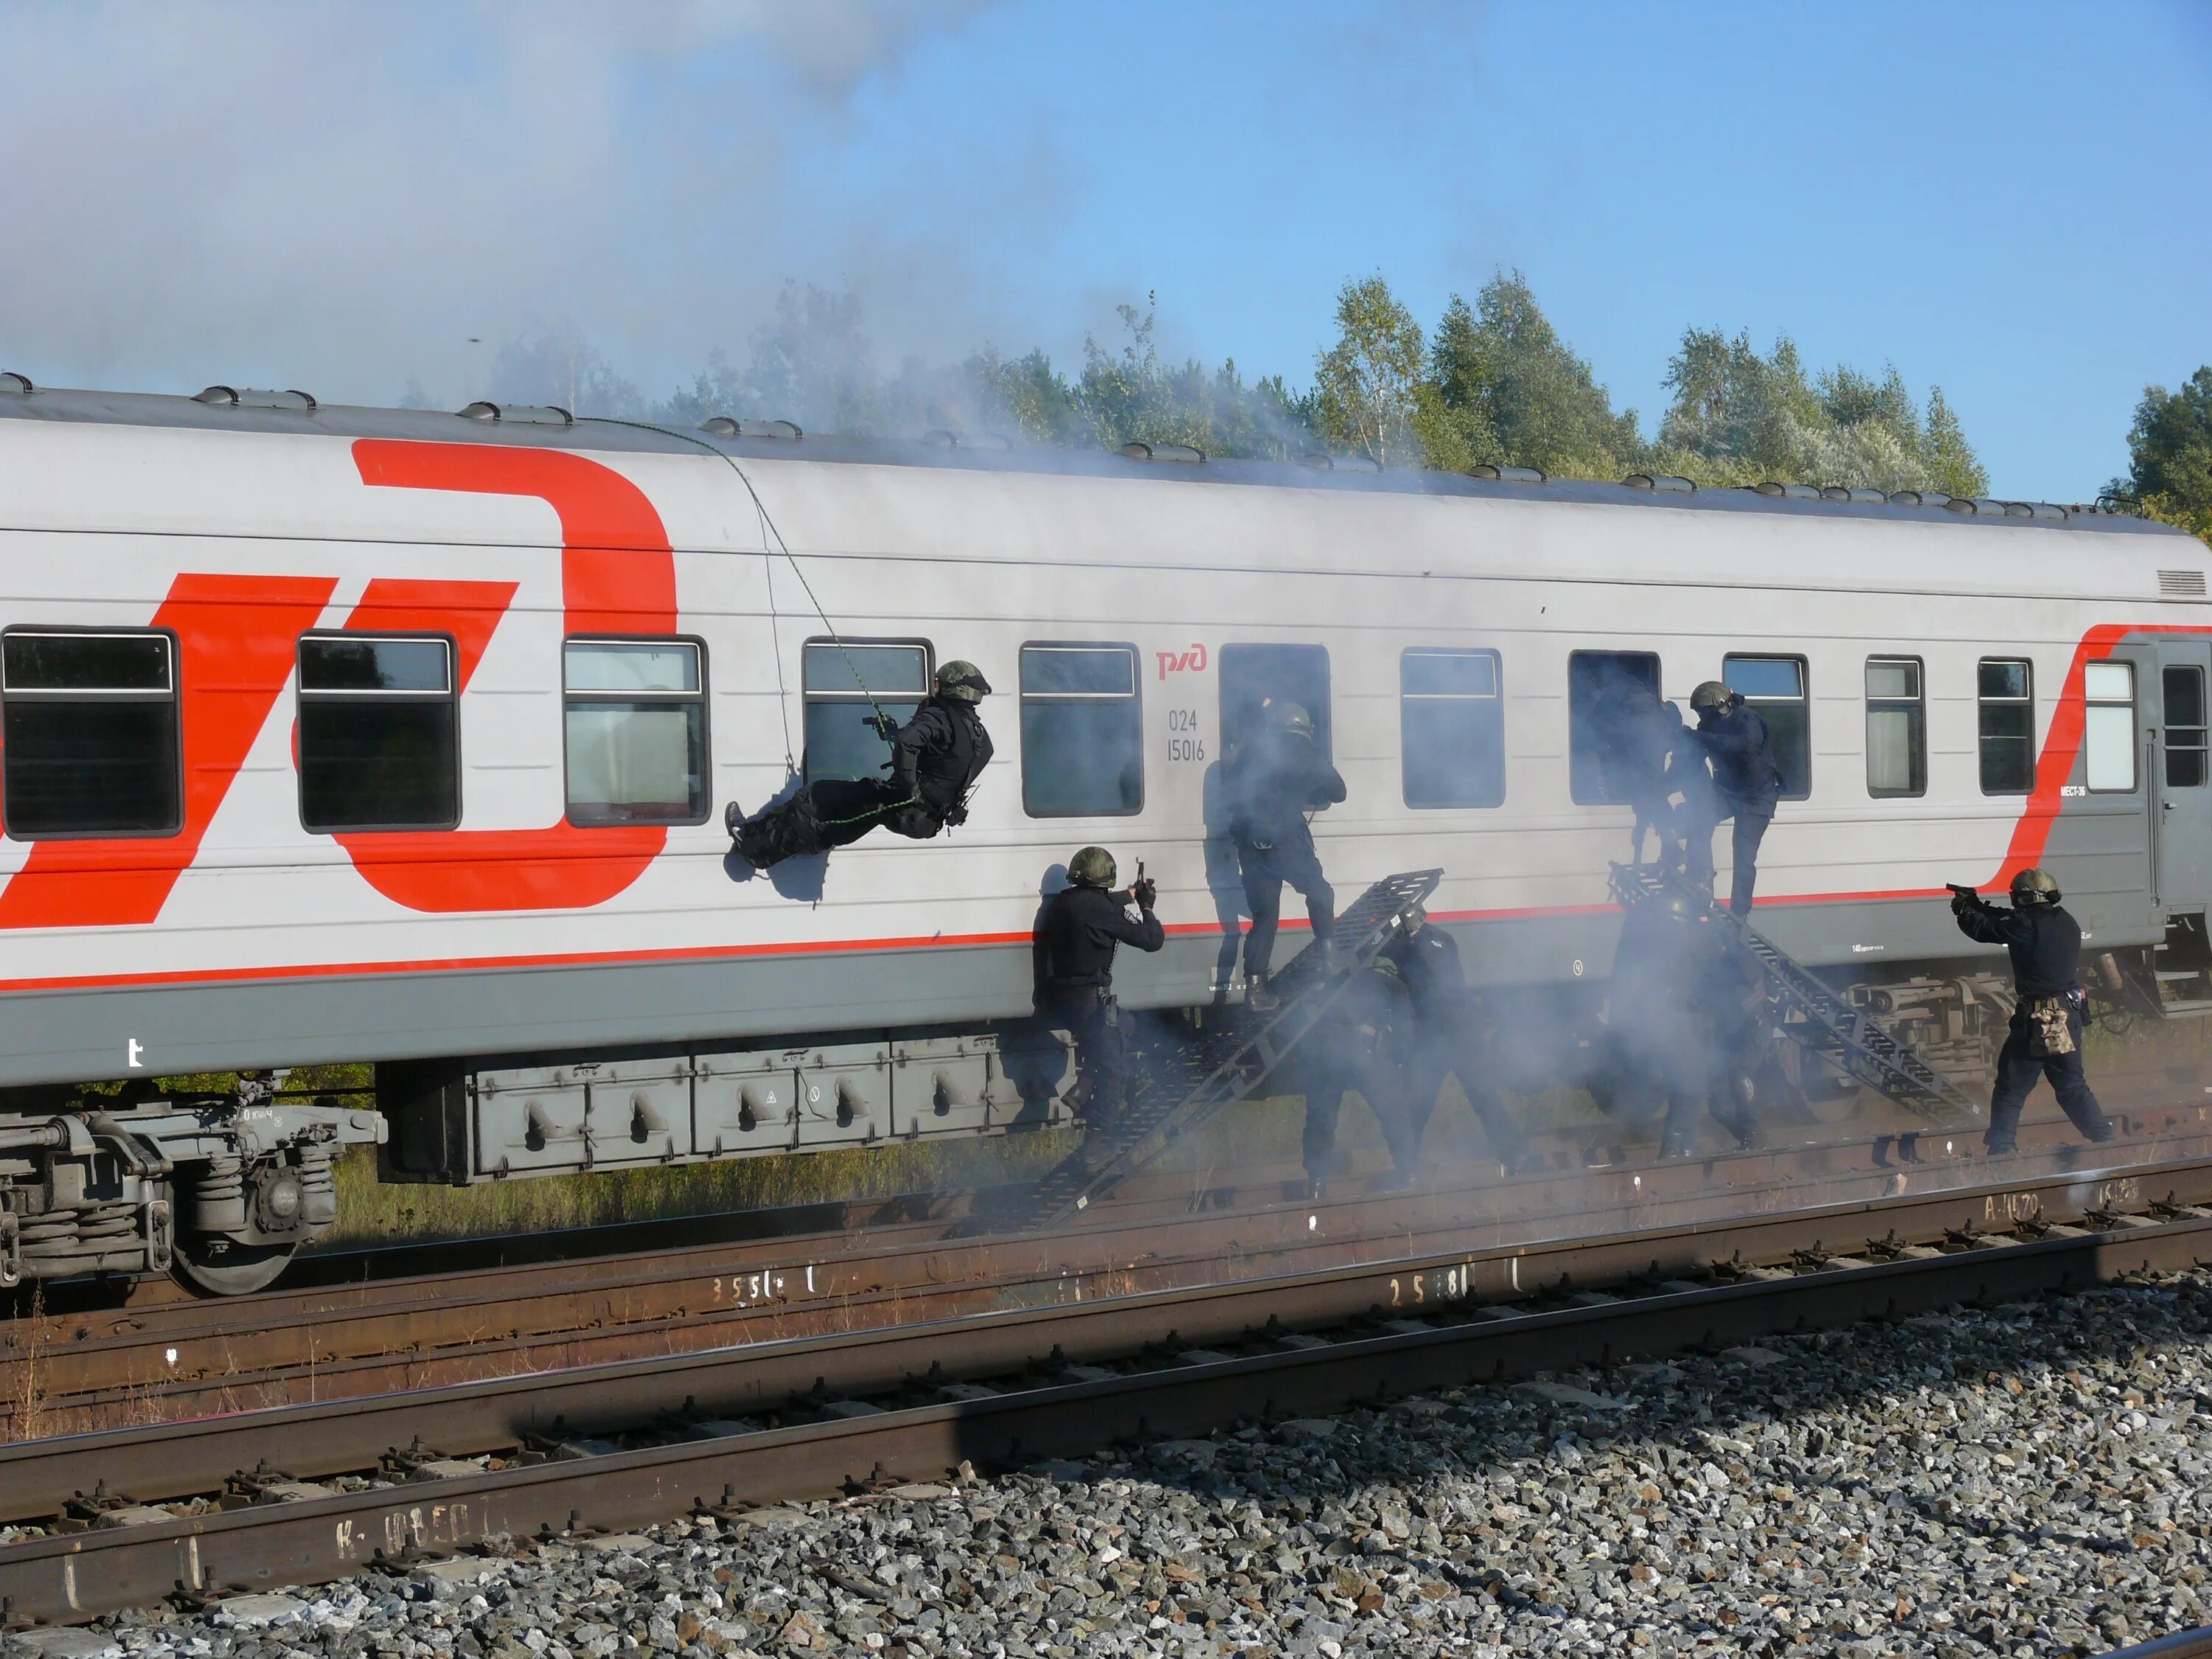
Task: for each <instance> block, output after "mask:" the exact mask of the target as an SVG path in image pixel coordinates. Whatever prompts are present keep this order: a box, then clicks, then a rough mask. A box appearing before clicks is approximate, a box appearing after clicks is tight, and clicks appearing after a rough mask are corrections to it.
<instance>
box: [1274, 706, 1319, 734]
mask: <svg viewBox="0 0 2212 1659" xmlns="http://www.w3.org/2000/svg"><path fill="white" fill-rule="evenodd" d="M1267 724H1268V725H1269V726H1272V727H1273V728H1274V729H1275V730H1276V731H1278V732H1289V733H1290V734H1291V736H1292V737H1294V738H1310V737H1311V736H1313V734H1314V723H1313V716H1312V715H1311V714H1308V713H1306V709H1305V705H1304V703H1298V702H1270V703H1269V704H1267Z"/></svg>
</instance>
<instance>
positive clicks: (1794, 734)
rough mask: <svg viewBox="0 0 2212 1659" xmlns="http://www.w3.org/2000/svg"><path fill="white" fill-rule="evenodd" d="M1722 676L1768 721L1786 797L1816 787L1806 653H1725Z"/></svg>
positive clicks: (1799, 796)
mask: <svg viewBox="0 0 2212 1659" xmlns="http://www.w3.org/2000/svg"><path fill="white" fill-rule="evenodd" d="M1721 679H1722V681H1723V683H1724V684H1726V685H1727V686H1728V688H1729V690H1732V691H1735V692H1737V693H1739V694H1740V695H1741V696H1742V698H1743V700H1744V702H1746V703H1747V704H1749V705H1750V706H1751V707H1752V708H1754V709H1756V710H1758V712H1759V719H1761V720H1765V722H1766V741H1767V745H1768V747H1769V748H1770V750H1771V751H1772V753H1773V756H1774V763H1775V765H1776V766H1777V767H1778V768H1779V769H1781V772H1782V799H1784V800H1803V799H1805V798H1806V797H1807V796H1808V795H1810V794H1811V793H1813V722H1812V707H1813V705H1812V702H1811V700H1810V699H1809V698H1808V696H1806V695H1805V659H1804V658H1802V657H1723V658H1722V659H1721Z"/></svg>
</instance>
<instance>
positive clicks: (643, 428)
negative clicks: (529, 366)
mask: <svg viewBox="0 0 2212 1659" xmlns="http://www.w3.org/2000/svg"><path fill="white" fill-rule="evenodd" d="M577 419H579V420H582V421H596V422H599V424H600V425H602V426H626V427H629V428H634V429H635V430H636V431H639V432H658V433H659V435H661V436H662V437H664V438H674V439H677V440H678V441H681V442H684V443H687V444H696V445H697V446H698V447H700V448H702V449H703V450H705V451H706V452H707V453H708V454H709V455H712V456H714V458H715V459H718V460H720V461H721V462H722V463H723V464H724V465H726V466H727V467H728V468H729V469H730V471H732V472H734V473H736V474H737V475H738V483H741V484H743V485H744V487H745V494H746V495H750V496H751V497H752V502H753V510H754V511H755V512H757V513H759V514H760V520H761V522H762V523H763V524H764V525H766V526H768V532H769V535H771V536H773V537H775V544H776V546H777V548H778V549H779V550H781V552H782V554H783V556H784V561H785V562H787V564H789V565H790V566H791V574H793V575H794V576H796V577H798V578H799V586H800V587H801V588H802V589H804V590H805V593H806V598H807V602H808V603H809V604H811V605H813V607H814V614H815V615H816V616H817V617H820V618H821V619H822V626H823V629H826V630H827V631H828V633H829V641H830V643H831V644H833V645H835V646H836V647H837V654H838V655H839V656H841V657H842V658H843V659H845V666H846V667H847V668H848V669H849V670H851V671H852V675H853V684H855V685H857V686H859V687H860V695H861V696H864V697H866V699H867V700H868V707H869V708H872V709H874V710H875V711H876V719H877V720H878V721H879V722H881V726H880V729H881V731H882V732H883V735H884V738H886V739H888V738H890V729H891V727H892V726H895V725H896V721H894V720H892V719H891V717H890V715H888V714H885V713H884V707H883V705H882V704H881V703H879V702H877V701H876V694H875V693H874V692H872V691H871V690H868V683H867V681H866V679H864V678H861V675H860V664H858V663H856V662H854V660H853V653H851V652H849V651H848V650H847V649H846V648H845V641H844V638H843V636H842V635H840V634H839V633H838V632H837V625H836V623H833V622H831V621H830V620H829V612H828V611H824V610H823V608H822V601H821V600H820V599H817V598H816V597H815V593H814V584H813V583H812V582H810V581H808V580H806V572H805V571H804V570H803V569H801V568H799V557H798V556H797V555H796V554H794V553H793V551H792V550H791V544H790V543H788V542H787V541H785V540H784V538H783V532H782V531H781V530H780V529H778V528H777V527H776V522H775V515H774V514H772V513H769V510H768V503H767V502H766V501H763V500H761V497H760V491H759V490H757V489H754V488H753V481H752V480H751V479H750V477H747V476H746V474H745V470H744V468H743V467H741V466H739V465H738V462H737V458H736V457H735V456H733V455H731V454H729V453H726V452H725V451H723V450H721V449H718V448H716V447H714V445H713V444H710V443H708V441H706V440H705V439H704V438H702V437H700V436H698V435H696V434H694V433H690V432H678V430H676V428H673V427H665V426H656V425H654V424H653V422H651V421H624V420H619V419H617V418H616V417H615V416H611V415H580V416H577ZM769 626H770V629H771V630H773V629H774V626H775V590H774V586H773V581H772V580H771V586H770V589H769ZM775 677H776V678H775V683H776V690H777V692H778V693H779V695H780V696H788V694H787V692H785V690H784V684H783V652H782V649H781V645H779V647H778V649H777V651H776V669H775ZM783 757H784V761H785V763H786V764H789V763H790V761H791V725H790V720H789V717H788V715H787V716H786V718H785V722H784V735H783ZM793 770H796V768H793Z"/></svg>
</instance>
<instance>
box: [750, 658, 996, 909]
mask: <svg viewBox="0 0 2212 1659" xmlns="http://www.w3.org/2000/svg"><path fill="white" fill-rule="evenodd" d="M990 693H991V687H990V683H989V682H988V681H987V680H986V679H985V678H983V675H982V671H981V670H980V669H978V668H977V667H976V666H975V664H974V663H972V662H949V663H946V664H945V665H944V666H943V667H942V668H940V669H939V670H938V671H937V680H936V689H935V690H933V692H932V693H931V695H930V696H929V697H928V699H927V701H926V702H923V703H922V705H921V707H920V708H917V709H915V713H914V718H913V719H912V720H908V722H907V723H906V724H905V725H904V726H894V725H893V724H892V723H891V718H890V715H888V714H876V715H875V716H873V717H872V720H870V722H869V723H870V724H871V725H872V726H875V728H876V730H877V731H878V732H880V733H881V734H882V735H883V738H884V741H885V742H887V743H889V744H890V750H891V755H890V769H891V775H890V777H889V778H819V779H817V780H816V781H813V782H811V783H809V784H805V785H804V786H802V787H800V789H799V792H798V793H796V794H794V795H793V796H792V798H791V799H789V800H787V801H785V802H784V803H783V804H782V805H780V806H771V807H769V808H767V809H765V810H764V811H762V812H760V813H758V814H757V816H755V817H750V818H747V817H744V815H743V813H742V812H740V811H739V810H738V804H737V802H735V801H732V802H731V803H730V805H729V806H728V808H727V809H726V811H724V813H723V815H722V824H723V827H724V828H725V829H727V830H728V831H729V832H730V839H731V840H732V841H733V842H736V843H737V848H738V856H739V857H740V858H742V859H744V860H745V862H746V863H748V864H750V865H751V866H753V867H754V868H755V869H757V870H765V869H767V868H768V867H769V866H770V865H773V864H779V863H781V862H782V861H783V860H785V859H789V858H799V857H801V856H803V855H804V854H809V853H826V852H828V851H829V849H830V848H833V847H844V846H848V845H849V844H851V843H852V842H856V841H858V840H860V837H861V836H865V835H866V834H867V833H868V831H869V830H871V829H874V828H875V827H876V826H877V825H878V824H881V825H883V826H884V828H885V829H889V830H890V831H891V833H892V834H894V835H899V836H911V837H912V838H913V839H915V841H927V840H928V839H929V838H930V837H931V836H934V835H936V834H938V833H939V831H940V830H942V829H945V826H946V825H948V824H958V823H964V822H965V821H966V820H967V817H968V796H969V792H970V791H971V790H973V789H974V788H975V780H976V779H978V778H980V777H981V776H982V775H983V769H984V768H985V767H986V766H988V765H989V764H990V763H991V734H990V733H989V732H987V731H985V730H984V729H983V719H982V716H981V714H980V713H978V712H977V709H976V705H977V704H978V703H980V702H982V701H983V699H984V698H985V697H987V696H989V695H990Z"/></svg>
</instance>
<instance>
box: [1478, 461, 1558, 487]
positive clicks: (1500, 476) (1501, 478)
mask: <svg viewBox="0 0 2212 1659" xmlns="http://www.w3.org/2000/svg"><path fill="white" fill-rule="evenodd" d="M1467 471H1468V477H1471V478H1492V479H1495V480H1496V481H1497V482H1498V483H1547V482H1549V479H1550V476H1551V475H1550V474H1548V473H1547V472H1546V471H1544V469H1543V468H1542V467H1541V466H1491V465H1482V466H1471V467H1469V468H1468V470H1467Z"/></svg>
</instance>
